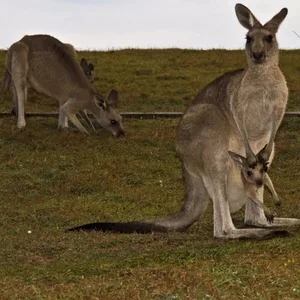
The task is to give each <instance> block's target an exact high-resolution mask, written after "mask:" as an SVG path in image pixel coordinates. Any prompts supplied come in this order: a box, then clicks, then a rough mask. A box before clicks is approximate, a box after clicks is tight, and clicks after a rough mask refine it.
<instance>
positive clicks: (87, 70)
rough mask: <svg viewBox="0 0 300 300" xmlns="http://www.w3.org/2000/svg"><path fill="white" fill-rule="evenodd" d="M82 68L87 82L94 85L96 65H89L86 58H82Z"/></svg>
mask: <svg viewBox="0 0 300 300" xmlns="http://www.w3.org/2000/svg"><path fill="white" fill-rule="evenodd" d="M80 66H81V68H82V70H83V72H84V74H85V76H86V78H87V80H88V81H89V82H90V83H93V82H94V65H93V64H91V63H88V62H87V60H86V59H85V58H82V59H81V60H80Z"/></svg>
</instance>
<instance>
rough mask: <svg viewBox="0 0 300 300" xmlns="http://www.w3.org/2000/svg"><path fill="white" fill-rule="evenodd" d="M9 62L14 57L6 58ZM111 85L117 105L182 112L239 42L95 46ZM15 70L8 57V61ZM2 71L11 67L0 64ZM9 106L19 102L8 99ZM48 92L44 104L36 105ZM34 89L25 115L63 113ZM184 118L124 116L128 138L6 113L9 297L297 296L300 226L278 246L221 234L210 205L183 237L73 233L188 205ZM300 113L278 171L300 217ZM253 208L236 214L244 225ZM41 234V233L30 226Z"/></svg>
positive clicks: (283, 142) (293, 68)
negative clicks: (179, 140)
mask: <svg viewBox="0 0 300 300" xmlns="http://www.w3.org/2000/svg"><path fill="white" fill-rule="evenodd" d="M296 54H297V53H296V51H283V52H282V54H281V64H282V68H283V70H284V73H285V75H286V77H287V81H288V85H289V87H290V90H291V93H290V103H289V110H299V105H298V100H297V95H299V93H300V82H299V80H298V77H299V76H298V75H297V72H298V70H297V63H296V62H297V59H298V58H297V56H296ZM1 55H3V59H4V52H2V53H1ZM82 56H85V57H86V58H87V59H89V60H91V61H93V63H95V65H96V70H97V73H96V83H95V84H96V86H97V88H98V89H99V91H101V92H102V93H107V92H108V90H109V89H111V88H116V89H118V90H119V92H120V97H121V103H120V111H183V110H184V109H185V107H186V105H187V103H188V102H189V101H190V100H192V98H193V97H194V96H195V95H196V94H197V92H198V91H199V90H200V88H202V87H203V86H204V85H205V84H206V83H208V82H209V81H211V80H212V79H213V78H215V77H216V76H218V75H220V74H222V73H223V72H224V71H226V70H231V69H234V68H240V67H243V66H244V63H245V58H244V55H243V52H242V51H234V52H230V51H225V50H222V51H219V50H215V51H192V50H177V49H170V50H122V51H110V52H85V53H79V57H82ZM3 68H4V65H3ZM2 71H4V69H2ZM2 99H3V101H2V105H1V111H9V110H10V107H11V103H10V99H11V96H10V95H9V94H5V95H4V96H3V98H2ZM40 101H42V102H43V105H41V104H39V102H40ZM57 108H58V104H57V102H56V101H54V100H52V99H46V98H43V96H41V95H38V94H33V93H30V98H29V99H28V111H47V112H48V111H57ZM177 123H178V120H177V119H168V120H161V119H158V120H128V119H127V120H126V119H125V121H124V126H125V129H126V133H127V134H126V137H125V138H121V139H118V140H115V139H113V138H112V137H111V136H110V135H109V133H107V132H106V131H105V130H101V129H100V130H99V133H98V135H90V136H87V137H86V136H83V135H82V134H79V133H66V132H59V131H57V130H56V127H57V119H56V118H28V120H27V127H26V129H25V130H24V131H19V130H17V128H16V120H15V118H14V117H5V118H1V119H0V128H1V132H0V211H1V215H0V226H1V234H0V291H1V297H0V298H1V299H108V300H110V299H112V300H115V299H147V300H148V299H157V300H174V299H176V300H177V299H178V300H181V299H249V300H250V299H251V300H252V299H299V297H300V271H299V270H300V268H299V267H300V263H299V262H300V252H299V249H300V233H299V228H295V229H292V228H291V229H290V232H292V233H293V234H294V236H293V237H290V238H286V239H273V240H267V241H260V242H258V241H221V240H217V239H214V238H213V237H212V236H213V232H212V230H213V228H212V207H211V206H209V209H208V211H207V213H206V214H205V216H204V217H203V218H202V219H201V220H199V222H197V223H195V224H194V225H193V226H192V227H191V228H189V229H188V230H187V231H186V232H183V233H169V234H150V235H138V234H132V235H126V234H120V235H119V234H109V233H95V232H91V233H84V232H80V233H65V232H64V231H65V229H67V228H70V227H72V226H76V225H80V224H84V223H87V222H93V221H127V220H138V219H144V218H160V217H163V216H168V215H170V214H172V213H173V212H175V211H177V210H178V209H179V207H180V206H181V203H182V200H183V186H182V179H181V168H180V163H179V159H178V157H177V155H176V152H175V145H174V138H175V129H176V126H177ZM299 131H300V121H299V120H298V119H293V118H290V119H285V120H284V122H283V124H282V126H281V128H280V131H279V133H278V136H277V139H276V145H277V147H276V149H277V150H276V157H275V160H274V162H273V164H272V168H271V170H270V176H271V178H272V179H273V182H274V184H275V187H276V189H277V192H278V193H279V194H280V195H281V197H282V199H283V205H282V207H280V208H277V207H274V206H273V204H272V201H271V197H270V195H269V193H266V203H267V205H268V206H269V207H271V208H272V209H273V210H274V211H275V212H276V213H277V215H278V216H280V217H298V218H300V202H299V198H300V188H299V175H300V171H299V170H300V159H299V150H300V135H299ZM242 219H243V212H239V213H237V214H236V215H234V220H235V221H237V222H240V221H241V220H242ZM28 232H31V233H28Z"/></svg>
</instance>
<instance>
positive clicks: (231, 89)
mask: <svg viewBox="0 0 300 300" xmlns="http://www.w3.org/2000/svg"><path fill="white" fill-rule="evenodd" d="M235 12H236V16H237V18H238V20H239V22H240V24H241V25H242V26H244V27H245V28H246V29H247V30H248V33H247V35H246V47H245V48H246V54H247V60H248V67H247V68H246V69H244V70H236V71H233V72H228V73H225V74H224V75H222V76H220V77H219V78H217V79H215V80H214V81H213V82H211V83H210V84H208V85H207V86H206V87H205V88H204V89H203V90H202V91H201V92H200V93H199V94H198V96H197V97H196V98H195V99H194V100H193V101H192V103H191V104H190V106H189V108H188V109H187V111H186V112H185V114H184V115H183V117H182V119H181V121H180V122H179V125H178V127H177V131H176V150H177V152H178V153H179V154H180V156H181V162H182V170H183V181H184V189H185V202H184V204H183V206H182V208H181V210H180V211H179V212H178V213H176V214H175V215H173V216H170V217H168V218H166V219H162V220H156V221H155V220H149V221H136V222H128V223H91V224H86V225H83V226H79V227H75V228H72V229H69V230H70V231H74V230H101V231H114V232H123V233H130V232H139V233H147V232H153V231H160V232H166V231H171V230H178V231H181V230H184V229H186V228H187V227H189V226H190V225H191V224H193V223H194V222H195V221H196V220H198V219H199V217H200V216H201V215H203V213H204V212H205V210H206V208H207V204H208V201H209V199H211V200H212V202H213V219H214V236H215V237H217V238H225V239H240V238H241V239H244V238H258V239H263V238H270V237H274V236H287V235H288V232H287V231H285V230H276V229H272V228H271V227H274V226H278V225H295V224H300V220H299V219H288V218H274V219H273V222H272V223H269V222H268V220H267V218H266V216H265V214H264V211H263V209H262V207H260V206H259V205H257V203H255V202H253V201H252V200H251V199H249V197H248V194H247V188H246V187H245V185H244V182H243V178H242V176H241V172H240V169H239V168H238V167H236V165H235V163H234V162H233V160H232V158H231V156H230V154H229V153H228V151H231V152H234V153H237V154H239V155H241V156H245V153H246V149H247V148H248V147H247V143H246V145H245V137H246V136H247V137H248V141H249V146H250V147H251V149H252V150H253V151H254V153H258V152H259V151H260V149H262V148H263V147H264V145H266V144H268V142H269V140H270V137H271V138H272V137H273V136H274V137H275V135H276V132H277V130H278V127H279V125H280V123H281V120H282V118H283V115H284V111H285V108H286V104H287V99H288V88H287V85H286V81H285V78H284V76H283V74H282V72H281V70H280V68H279V54H278V44H277V40H276V32H277V30H278V27H279V25H280V24H281V22H282V21H283V20H284V19H285V17H286V15H287V12H288V10H287V9H286V8H283V9H282V10H281V11H280V12H279V13H278V14H276V15H275V16H274V17H273V18H272V19H271V20H270V21H269V22H267V23H266V24H264V25H262V24H261V23H260V22H259V21H258V20H257V19H256V17H255V16H254V15H253V14H252V12H251V11H250V10H249V9H248V8H247V7H245V6H244V5H242V4H237V5H236V6H235ZM241 133H242V134H241ZM246 133H247V134H246ZM273 157H274V143H271V145H270V158H269V164H270V163H271V162H272V159H273ZM263 191H264V187H263V185H262V186H261V187H260V188H258V189H257V192H256V195H255V197H256V199H257V200H258V201H260V202H261V203H263ZM244 205H245V219H244V222H245V224H246V225H250V226H255V227H264V228H241V229H239V228H236V227H235V226H234V224H233V221H232V218H231V213H234V212H237V211H239V210H240V209H241V208H242V207H243V206H244Z"/></svg>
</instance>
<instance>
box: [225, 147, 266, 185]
mask: <svg viewBox="0 0 300 300" xmlns="http://www.w3.org/2000/svg"><path fill="white" fill-rule="evenodd" d="M265 150H266V146H265V147H264V148H263V149H262V150H261V151H259V153H257V154H256V155H255V159H253V158H249V157H247V158H246V157H243V156H241V155H239V154H236V153H234V152H231V151H228V153H229V155H230V156H231V158H232V159H233V161H234V162H235V163H236V165H237V166H238V167H239V168H240V170H241V175H242V178H243V180H244V181H245V182H247V183H250V184H253V185H255V186H256V187H261V186H262V185H263V179H264V175H265V173H266V172H267V171H268V164H269V162H268V159H269V157H268V158H267V159H266V155H265Z"/></svg>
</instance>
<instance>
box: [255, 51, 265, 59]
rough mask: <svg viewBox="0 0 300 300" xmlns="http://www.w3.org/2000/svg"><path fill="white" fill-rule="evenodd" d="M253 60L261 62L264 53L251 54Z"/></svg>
mask: <svg viewBox="0 0 300 300" xmlns="http://www.w3.org/2000/svg"><path fill="white" fill-rule="evenodd" d="M253 58H254V59H255V60H257V61H262V60H263V58H264V52H263V51H259V52H253Z"/></svg>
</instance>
